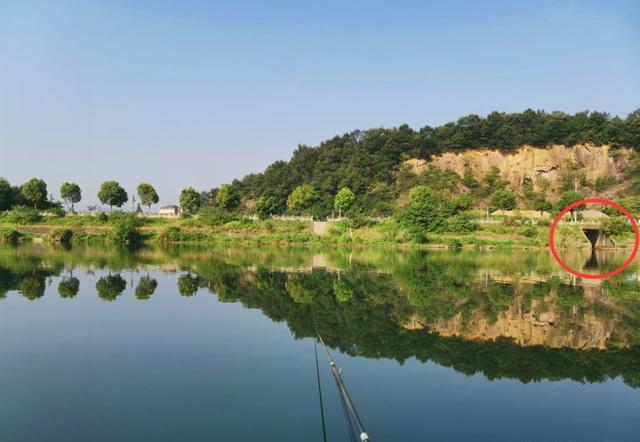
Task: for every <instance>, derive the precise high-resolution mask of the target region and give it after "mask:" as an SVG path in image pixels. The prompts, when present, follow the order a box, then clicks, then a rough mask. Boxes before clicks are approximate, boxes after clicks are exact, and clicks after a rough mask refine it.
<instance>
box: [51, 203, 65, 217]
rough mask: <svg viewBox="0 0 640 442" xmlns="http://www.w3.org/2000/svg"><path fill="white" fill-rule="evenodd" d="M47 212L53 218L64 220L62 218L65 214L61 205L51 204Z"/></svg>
mask: <svg viewBox="0 0 640 442" xmlns="http://www.w3.org/2000/svg"><path fill="white" fill-rule="evenodd" d="M47 212H48V213H49V214H51V215H52V216H54V217H55V218H64V216H65V215H66V212H65V211H64V209H63V208H62V205H61V204H60V203H57V204H53V205H52V206H51V207H50V208H49V209H48V210H47Z"/></svg>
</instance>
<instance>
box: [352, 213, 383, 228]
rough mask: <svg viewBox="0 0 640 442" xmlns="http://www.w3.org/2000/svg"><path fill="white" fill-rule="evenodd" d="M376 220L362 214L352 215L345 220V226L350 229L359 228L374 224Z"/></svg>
mask: <svg viewBox="0 0 640 442" xmlns="http://www.w3.org/2000/svg"><path fill="white" fill-rule="evenodd" d="M375 223H376V222H375V221H373V220H371V219H369V218H368V217H366V216H364V215H362V214H356V215H352V216H350V217H349V218H347V220H346V225H347V227H350V228H352V229H359V228H361V227H369V226H372V225H373V224H375Z"/></svg>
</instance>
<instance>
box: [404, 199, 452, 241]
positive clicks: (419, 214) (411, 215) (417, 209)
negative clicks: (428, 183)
mask: <svg viewBox="0 0 640 442" xmlns="http://www.w3.org/2000/svg"><path fill="white" fill-rule="evenodd" d="M419 196H422V195H419ZM398 222H399V224H400V225H401V226H402V227H404V228H405V229H407V230H410V231H412V232H414V233H415V232H416V231H418V230H422V231H424V232H443V231H444V230H445V229H446V226H447V223H446V221H445V219H444V218H443V217H442V214H441V213H440V210H438V209H437V208H436V207H435V206H434V205H433V204H431V203H429V202H427V201H424V202H419V203H412V204H411V205H410V206H409V207H408V208H407V209H406V210H405V211H404V212H403V213H402V215H401V216H400V219H399V220H398Z"/></svg>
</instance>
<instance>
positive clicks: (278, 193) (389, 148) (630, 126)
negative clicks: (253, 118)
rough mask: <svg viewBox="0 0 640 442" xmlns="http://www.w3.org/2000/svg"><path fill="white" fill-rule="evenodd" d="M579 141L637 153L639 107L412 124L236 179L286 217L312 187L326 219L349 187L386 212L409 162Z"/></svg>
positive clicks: (358, 135) (334, 142)
mask: <svg viewBox="0 0 640 442" xmlns="http://www.w3.org/2000/svg"><path fill="white" fill-rule="evenodd" d="M578 143H593V144H596V145H602V144H610V145H612V146H614V147H622V146H624V147H630V148H634V149H636V150H638V151H640V109H639V110H636V111H635V112H633V113H631V114H629V115H628V116H627V117H626V118H619V117H611V116H610V115H608V114H606V113H601V112H579V113H576V114H575V115H569V114H565V113H563V112H553V113H546V112H543V111H534V110H530V109H528V110H526V111H524V112H522V113H500V112H492V113H490V114H489V115H488V116H487V117H479V116H477V115H468V116H465V117H462V118H460V119H458V121H456V122H450V123H447V124H444V125H442V126H438V127H430V126H425V127H423V128H421V129H419V130H413V129H412V128H410V127H409V126H407V125H402V126H400V127H397V128H391V129H382V128H377V129H369V130H366V131H359V130H356V131H353V132H351V133H347V134H344V135H342V136H336V137H333V138H331V139H329V140H327V141H324V142H323V143H321V144H320V145H319V146H317V147H310V146H304V145H301V146H299V147H298V148H297V149H296V151H295V152H294V154H293V156H292V158H291V160H289V161H277V162H275V163H273V164H271V165H270V166H269V167H267V169H266V170H265V171H264V172H263V173H257V174H251V175H248V176H246V177H245V178H244V179H242V180H239V181H238V180H236V181H234V183H233V188H234V189H235V191H236V192H238V194H239V196H240V198H241V200H242V201H243V202H244V203H245V204H247V205H249V206H252V205H253V204H255V203H256V202H257V201H260V202H262V203H264V202H265V201H268V203H269V204H270V207H272V210H273V211H275V212H281V211H285V209H286V208H287V199H288V198H289V196H290V195H291V193H292V192H293V191H294V189H295V188H296V187H298V186H302V185H308V186H311V187H312V188H313V190H314V192H315V193H314V194H313V195H310V200H309V201H307V206H306V211H307V212H308V213H311V214H313V215H315V216H326V215H327V214H329V213H331V212H332V211H333V210H334V196H335V195H336V193H337V192H338V190H339V189H341V188H344V187H347V188H349V189H351V190H352V191H353V192H354V193H355V195H356V197H357V199H356V203H355V206H354V208H353V209H354V210H355V211H357V212H365V213H370V214H386V213H389V211H390V202H391V201H392V200H394V199H395V198H396V197H397V193H398V188H397V186H393V184H394V183H396V182H397V175H398V172H399V166H400V164H401V161H402V160H404V159H407V158H423V159H427V158H429V157H430V156H431V155H434V154H439V153H443V152H451V151H462V150H466V149H473V148H478V147H488V148H497V149H500V150H503V151H506V152H509V151H513V150H515V149H516V148H517V147H518V146H521V145H532V146H537V147H545V146H549V145H554V144H563V145H566V146H573V145H575V144H578ZM444 175H447V174H444ZM436 178H438V177H436ZM439 178H440V179H443V180H444V181H445V183H444V184H442V183H437V182H436V183H434V184H430V187H436V188H437V187H438V186H439V185H440V186H442V185H447V184H446V183H447V182H449V184H451V180H452V179H453V180H454V181H455V179H456V178H455V177H451V176H442V177H439ZM459 178H462V177H459ZM435 181H437V179H436V180H435ZM436 190H437V189H436ZM213 193H215V190H214V191H213ZM211 196H214V195H210V197H211ZM289 211H291V210H289Z"/></svg>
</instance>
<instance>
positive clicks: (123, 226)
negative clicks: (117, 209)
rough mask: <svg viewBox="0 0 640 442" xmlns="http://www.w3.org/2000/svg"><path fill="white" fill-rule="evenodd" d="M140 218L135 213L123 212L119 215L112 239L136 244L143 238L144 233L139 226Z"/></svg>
mask: <svg viewBox="0 0 640 442" xmlns="http://www.w3.org/2000/svg"><path fill="white" fill-rule="evenodd" d="M140 224H141V223H140V219H139V218H138V217H137V216H136V215H133V214H122V216H118V217H117V221H116V222H115V226H114V229H113V232H111V240H112V241H114V242H117V243H120V244H136V243H139V242H140V241H141V240H142V235H141V234H140V231H139V230H138V228H139V227H140Z"/></svg>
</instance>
